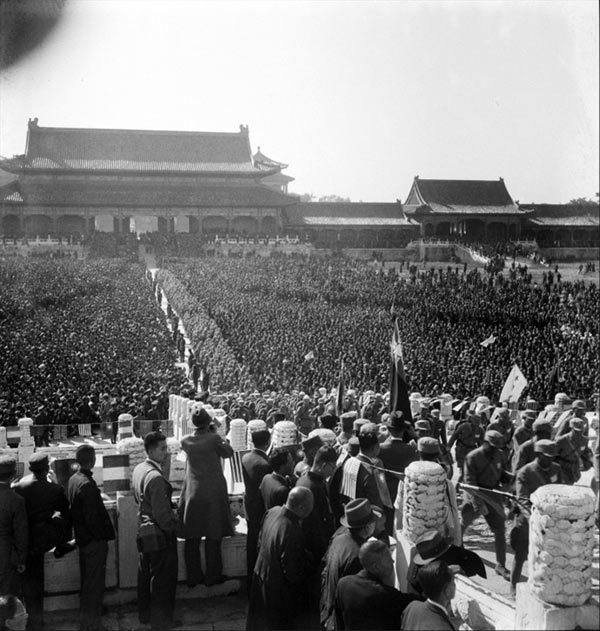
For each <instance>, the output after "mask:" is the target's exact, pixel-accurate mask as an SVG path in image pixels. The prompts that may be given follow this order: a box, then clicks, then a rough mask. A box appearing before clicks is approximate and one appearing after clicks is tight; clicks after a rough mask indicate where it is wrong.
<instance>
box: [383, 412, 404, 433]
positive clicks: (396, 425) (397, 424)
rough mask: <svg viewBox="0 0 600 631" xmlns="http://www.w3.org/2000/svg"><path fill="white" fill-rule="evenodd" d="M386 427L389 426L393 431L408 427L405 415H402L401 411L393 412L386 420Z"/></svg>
mask: <svg viewBox="0 0 600 631" xmlns="http://www.w3.org/2000/svg"><path fill="white" fill-rule="evenodd" d="M384 425H387V426H388V427H391V428H392V429H402V428H403V427H404V426H405V425H406V423H405V421H404V414H402V412H401V411H400V410H396V411H395V412H392V413H391V414H390V415H389V416H388V418H387V419H386V420H385V422H384Z"/></svg>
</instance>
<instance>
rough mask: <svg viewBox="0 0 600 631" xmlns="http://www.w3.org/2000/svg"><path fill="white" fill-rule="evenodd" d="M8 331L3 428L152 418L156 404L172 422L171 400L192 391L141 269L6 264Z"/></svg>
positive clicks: (3, 292) (2, 317) (0, 392)
mask: <svg viewBox="0 0 600 631" xmlns="http://www.w3.org/2000/svg"><path fill="white" fill-rule="evenodd" d="M0 322H2V326H0V355H1V356H2V362H0V424H1V425H7V426H8V425H16V424H17V421H18V419H19V418H21V417H26V416H27V417H31V418H33V419H34V421H35V423H36V424H39V425H58V424H61V425H62V424H66V425H77V424H79V423H88V424H99V423H100V422H101V418H100V415H101V412H102V413H103V414H105V415H109V414H110V415H112V416H114V417H115V419H116V417H117V416H118V414H120V413H123V412H128V413H133V415H134V416H138V417H140V418H143V417H144V414H146V413H147V412H148V411H149V410H150V409H151V406H152V401H155V400H160V403H161V405H162V407H163V408H165V409H164V410H163V412H162V416H161V418H166V416H167V409H168V393H169V392H172V391H179V387H180V386H181V385H182V384H184V383H185V382H186V378H185V375H184V373H183V371H181V370H179V369H177V368H176V367H175V361H176V354H175V348H174V345H173V342H172V339H171V336H170V335H169V331H168V329H167V327H166V320H165V317H164V315H163V313H162V311H161V310H160V309H159V308H158V307H157V305H156V302H155V300H154V298H153V296H152V293H151V291H150V290H149V287H148V285H147V284H146V283H145V282H144V270H143V268H142V266H140V265H131V264H128V263H124V262H122V261H96V262H81V261H79V262H74V261H68V260H67V261H60V262H59V261H53V262H50V263H49V262H42V261H37V260H29V259H27V260H17V261H6V262H3V263H2V264H0ZM102 407H103V410H101V408H102ZM102 420H103V421H105V420H107V418H102Z"/></svg>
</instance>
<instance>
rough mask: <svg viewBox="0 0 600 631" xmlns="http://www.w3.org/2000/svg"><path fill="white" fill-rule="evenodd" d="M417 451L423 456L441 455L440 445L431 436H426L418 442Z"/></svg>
mask: <svg viewBox="0 0 600 631" xmlns="http://www.w3.org/2000/svg"><path fill="white" fill-rule="evenodd" d="M417 451H420V452H421V453H423V454H439V453H440V443H439V441H438V440H436V439H435V438H432V437H431V436H424V437H423V438H419V440H418V442H417Z"/></svg>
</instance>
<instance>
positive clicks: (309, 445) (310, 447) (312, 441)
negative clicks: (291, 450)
mask: <svg viewBox="0 0 600 631" xmlns="http://www.w3.org/2000/svg"><path fill="white" fill-rule="evenodd" d="M322 446H323V441H322V440H321V437H320V436H311V437H310V438H307V439H305V440H303V441H302V450H303V451H304V452H306V451H317V449H319V447H322Z"/></svg>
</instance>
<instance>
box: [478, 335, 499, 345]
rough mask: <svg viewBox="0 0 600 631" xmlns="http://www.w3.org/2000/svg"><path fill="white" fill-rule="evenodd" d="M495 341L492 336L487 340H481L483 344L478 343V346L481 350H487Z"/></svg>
mask: <svg viewBox="0 0 600 631" xmlns="http://www.w3.org/2000/svg"><path fill="white" fill-rule="evenodd" d="M496 339H497V338H495V337H494V336H493V335H490V336H489V337H488V338H486V339H485V340H483V342H479V345H480V346H483V348H487V347H488V346H490V345H491V344H493V343H494V342H495V341H496Z"/></svg>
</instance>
